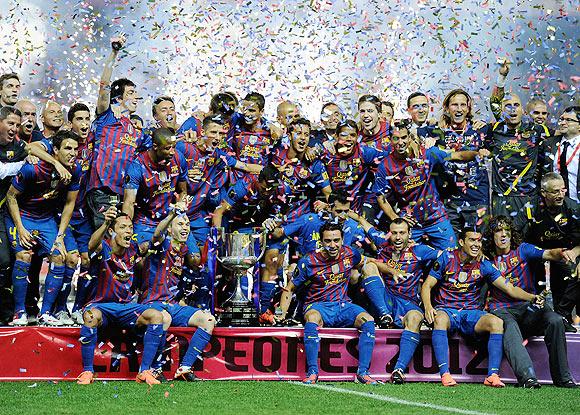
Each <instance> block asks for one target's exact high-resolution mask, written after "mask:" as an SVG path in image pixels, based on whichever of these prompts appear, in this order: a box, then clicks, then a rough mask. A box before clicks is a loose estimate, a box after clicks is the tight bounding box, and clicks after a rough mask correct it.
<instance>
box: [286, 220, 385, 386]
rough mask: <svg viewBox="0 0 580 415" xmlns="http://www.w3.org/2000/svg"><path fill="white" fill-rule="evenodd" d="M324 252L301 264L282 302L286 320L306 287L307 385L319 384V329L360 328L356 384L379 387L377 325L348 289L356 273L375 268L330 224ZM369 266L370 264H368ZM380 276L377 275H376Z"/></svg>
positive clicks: (324, 228)
mask: <svg viewBox="0 0 580 415" xmlns="http://www.w3.org/2000/svg"><path fill="white" fill-rule="evenodd" d="M320 239H321V241H322V249H321V250H319V251H315V252H312V253H310V254H308V255H307V256H305V257H304V258H302V259H301V260H300V261H299V262H298V266H297V269H296V272H295V274H294V277H293V278H292V280H290V281H289V282H288V284H287V285H286V287H285V288H284V292H283V294H282V298H281V300H280V308H281V311H282V314H281V315H280V316H279V319H280V320H284V319H285V318H286V314H287V313H288V307H289V305H290V299H291V296H292V293H293V292H294V291H295V290H296V289H299V288H300V287H302V286H305V287H306V290H307V291H306V302H305V308H304V319H305V320H306V323H305V324H304V349H305V353H306V365H307V372H306V378H304V380H303V381H302V382H303V383H305V384H314V383H317V382H318V351H319V348H320V338H319V337H318V329H319V327H322V326H323V325H324V326H327V327H353V326H354V327H356V328H358V329H360V330H361V333H360V336H359V342H358V352H359V366H358V371H357V375H356V378H355V382H357V383H362V384H365V385H376V384H378V383H379V382H378V381H376V380H375V379H373V378H372V377H371V376H370V374H369V368H370V363H371V356H372V352H373V347H374V343H375V323H374V320H373V318H372V316H371V315H370V314H369V313H367V312H366V311H365V310H364V309H363V308H362V307H360V306H358V305H355V304H353V303H352V302H351V300H350V298H349V297H348V295H347V288H348V285H349V281H350V278H351V274H352V272H353V271H354V270H359V271H364V269H365V268H366V267H367V266H369V265H372V266H374V270H375V272H378V270H377V267H376V265H375V264H374V263H373V264H366V262H367V261H366V258H365V257H363V256H362V255H361V254H359V253H358V251H355V250H353V249H352V248H349V247H348V246H345V245H343V230H342V226H341V225H339V224H337V223H330V222H328V223H326V224H324V225H323V226H322V227H321V228H320ZM365 264H366V265H365ZM375 275H376V274H375Z"/></svg>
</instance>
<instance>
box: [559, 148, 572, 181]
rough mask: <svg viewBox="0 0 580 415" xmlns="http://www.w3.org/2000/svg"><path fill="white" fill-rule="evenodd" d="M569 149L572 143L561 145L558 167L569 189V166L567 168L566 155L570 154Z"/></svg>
mask: <svg viewBox="0 0 580 415" xmlns="http://www.w3.org/2000/svg"><path fill="white" fill-rule="evenodd" d="M568 147H570V143H569V142H568V141H563V142H561V143H560V148H561V152H560V159H559V160H558V166H559V167H560V175H561V176H562V177H563V178H564V183H566V187H568V166H566V161H567V160H566V153H567V152H568Z"/></svg>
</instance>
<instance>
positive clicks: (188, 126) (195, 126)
mask: <svg viewBox="0 0 580 415" xmlns="http://www.w3.org/2000/svg"><path fill="white" fill-rule="evenodd" d="M201 128H202V127H201V121H200V120H198V119H197V118H195V117H194V116H191V117H189V118H188V119H187V120H185V121H183V124H181V127H179V128H178V129H177V132H176V135H177V136H178V137H179V136H183V135H184V134H185V132H186V131H189V130H192V131H194V132H195V133H196V134H197V136H198V137H200V136H201Z"/></svg>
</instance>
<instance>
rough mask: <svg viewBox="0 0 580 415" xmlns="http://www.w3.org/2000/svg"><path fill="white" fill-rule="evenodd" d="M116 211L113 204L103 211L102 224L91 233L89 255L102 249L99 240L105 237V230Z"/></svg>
mask: <svg viewBox="0 0 580 415" xmlns="http://www.w3.org/2000/svg"><path fill="white" fill-rule="evenodd" d="M117 214H118V211H117V208H116V207H115V206H111V207H110V208H109V209H107V210H106V211H105V214H104V215H105V220H104V221H103V224H102V225H101V226H100V227H99V228H98V229H97V230H96V231H95V232H93V234H92V235H91V239H90V240H89V255H92V254H94V253H98V252H100V251H101V249H102V245H101V242H103V239H105V235H106V233H107V230H108V229H109V227H110V226H111V224H112V223H113V221H114V220H115V218H116V217H117Z"/></svg>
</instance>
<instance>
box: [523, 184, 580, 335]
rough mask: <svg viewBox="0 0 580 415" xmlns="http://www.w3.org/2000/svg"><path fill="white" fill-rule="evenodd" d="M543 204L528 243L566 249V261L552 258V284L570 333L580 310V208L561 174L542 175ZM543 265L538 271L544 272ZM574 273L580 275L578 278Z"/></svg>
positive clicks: (534, 220) (533, 223)
mask: <svg viewBox="0 0 580 415" xmlns="http://www.w3.org/2000/svg"><path fill="white" fill-rule="evenodd" d="M540 194H541V196H542V198H541V202H540V205H539V207H538V208H537V209H536V212H535V213H534V218H533V220H532V221H531V223H530V226H529V230H528V233H527V235H526V238H525V240H526V242H530V243H532V244H534V245H536V246H539V247H540V248H542V249H554V248H562V249H566V251H565V255H566V261H553V260H552V261H550V286H551V290H552V295H553V299H554V311H556V312H557V313H559V314H561V315H562V316H563V317H564V326H565V328H566V331H567V332H572V333H574V332H576V328H575V327H574V326H572V324H571V322H572V311H573V310H574V307H576V313H578V310H580V281H579V280H578V275H580V274H579V272H578V271H580V267H579V266H578V265H576V262H577V258H578V257H579V256H580V207H579V206H578V203H576V202H575V201H574V200H572V199H570V198H568V197H566V187H565V185H564V180H563V179H562V176H560V175H559V174H558V173H547V174H545V175H544V177H542V181H541V188H540ZM544 269H545V268H543V267H540V268H539V270H538V272H540V273H543V270H544ZM574 274H575V275H576V277H574Z"/></svg>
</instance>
